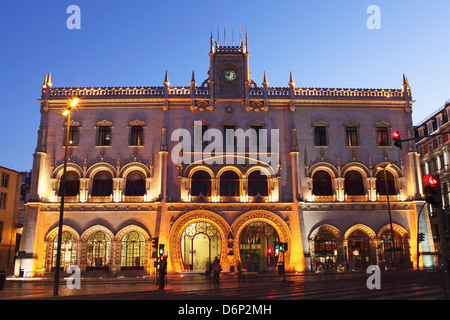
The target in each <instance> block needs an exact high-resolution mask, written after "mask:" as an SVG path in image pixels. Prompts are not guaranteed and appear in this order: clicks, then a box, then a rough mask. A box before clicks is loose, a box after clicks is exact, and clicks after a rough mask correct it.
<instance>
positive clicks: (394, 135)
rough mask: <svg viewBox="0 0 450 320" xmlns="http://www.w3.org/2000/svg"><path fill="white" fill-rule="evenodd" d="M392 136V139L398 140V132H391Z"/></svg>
mask: <svg viewBox="0 0 450 320" xmlns="http://www.w3.org/2000/svg"><path fill="white" fill-rule="evenodd" d="M392 136H393V137H394V138H396V139H397V138H400V132H398V131H394V132H392Z"/></svg>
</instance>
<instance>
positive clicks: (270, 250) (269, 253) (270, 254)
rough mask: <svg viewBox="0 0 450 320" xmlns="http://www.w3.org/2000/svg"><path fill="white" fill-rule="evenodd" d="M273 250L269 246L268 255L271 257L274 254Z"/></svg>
mask: <svg viewBox="0 0 450 320" xmlns="http://www.w3.org/2000/svg"><path fill="white" fill-rule="evenodd" d="M272 253H273V250H272V248H267V255H268V256H269V257H270V256H272Z"/></svg>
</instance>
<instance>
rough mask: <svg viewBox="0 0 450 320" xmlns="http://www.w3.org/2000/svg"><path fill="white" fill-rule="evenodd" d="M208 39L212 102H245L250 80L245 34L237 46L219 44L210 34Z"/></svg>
mask: <svg viewBox="0 0 450 320" xmlns="http://www.w3.org/2000/svg"><path fill="white" fill-rule="evenodd" d="M210 41H211V49H210V52H209V56H210V68H209V90H210V93H211V92H213V97H214V98H213V99H214V103H215V102H221V101H225V100H227V101H230V100H235V101H236V100H239V101H242V102H243V103H244V104H245V100H248V88H249V86H250V82H251V80H250V72H249V67H248V58H249V56H250V54H249V53H248V39H247V36H246V37H245V41H244V42H241V43H240V44H239V45H237V46H235V45H234V44H233V45H232V46H227V45H226V44H225V43H223V44H222V45H220V44H218V43H217V41H216V42H214V39H213V37H212V34H211V39H210ZM246 93H247V94H246ZM246 97H247V98H246Z"/></svg>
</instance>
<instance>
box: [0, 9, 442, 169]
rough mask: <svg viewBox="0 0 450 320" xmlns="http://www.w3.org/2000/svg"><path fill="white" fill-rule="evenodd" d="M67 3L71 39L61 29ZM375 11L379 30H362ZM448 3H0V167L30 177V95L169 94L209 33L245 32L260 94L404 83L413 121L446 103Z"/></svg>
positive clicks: (35, 118)
mask: <svg viewBox="0 0 450 320" xmlns="http://www.w3.org/2000/svg"><path fill="white" fill-rule="evenodd" d="M70 5H77V6H78V7H79V8H80V9H81V29H80V30H70V29H68V27H67V25H66V21H67V19H68V18H69V17H70V14H68V13H66V10H67V8H68V7H69V6H70ZM371 5H377V6H378V7H379V8H380V12H381V15H380V17H381V20H380V21H381V25H380V26H381V28H380V29H369V28H368V27H367V24H366V22H367V20H368V19H369V18H370V17H371V14H370V13H367V8H368V7H369V6H371ZM449 13H450V1H448V0H433V1H423V0H422V1H418V0H408V1H407V0H395V1H392V0H389V1H387V0H344V1H336V0H322V1H317V0H315V1H314V0H309V1H303V0H289V1H280V0H277V1H266V0H259V1H256V0H239V1H236V0H227V1H217V0H209V1H204V0H185V1H151V0H128V1H113V0H108V1H105V0H95V1H92V0H90V1H86V0H72V1H65V0H44V1H32V0H24V1H2V2H1V4H0V33H1V41H2V50H0V66H1V67H0V68H1V80H0V81H1V82H0V94H1V100H0V108H1V109H0V110H1V112H0V137H1V144H0V145H1V153H0V166H3V167H7V168H10V169H13V170H17V171H26V170H30V169H31V167H32V160H33V153H34V150H35V148H36V142H37V131H38V129H39V121H40V111H39V109H40V106H39V103H38V102H37V99H39V98H40V96H41V86H42V84H43V81H44V77H45V75H46V74H47V73H48V72H49V71H51V73H52V83H53V86H54V87H78V86H79V87H90V86H104V87H109V86H162V82H163V80H164V74H165V71H166V70H167V71H168V73H169V80H170V84H171V86H188V85H189V81H190V79H191V73H192V70H194V71H195V75H196V80H197V83H198V84H200V83H201V82H203V80H205V79H206V78H207V71H208V67H209V57H208V53H209V38H210V34H211V32H213V37H214V39H215V40H217V29H218V26H219V33H220V39H219V40H220V42H222V41H223V40H224V31H223V30H224V26H225V28H226V42H227V44H228V45H231V43H232V29H233V25H234V43H235V44H237V43H238V41H239V28H240V27H241V30H242V38H243V37H244V36H245V33H246V32H247V34H248V39H249V51H250V54H251V55H250V71H251V72H252V74H251V78H252V79H253V80H254V81H255V82H256V83H257V84H258V85H261V82H262V80H263V73H264V71H266V73H267V79H268V82H269V86H272V87H287V86H288V82H289V72H291V71H292V73H293V76H294V81H295V86H296V87H323V88H393V89H397V88H398V89H400V88H401V85H402V75H403V73H404V74H405V75H406V76H407V77H408V80H409V84H410V86H411V90H412V95H413V99H414V100H415V101H416V103H415V104H414V106H413V110H414V111H413V121H414V123H415V124H417V123H419V122H420V121H421V120H423V119H424V118H425V117H427V116H428V115H429V114H431V113H432V112H433V111H435V110H436V109H438V108H439V107H441V106H442V105H443V104H444V103H445V101H446V100H447V99H450V93H449V90H448V89H449V84H448V83H449V82H448V80H447V78H448V75H450V58H449V57H450V37H449V31H450V19H449V18H448V16H449Z"/></svg>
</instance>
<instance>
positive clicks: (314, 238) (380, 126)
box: [21, 38, 433, 274]
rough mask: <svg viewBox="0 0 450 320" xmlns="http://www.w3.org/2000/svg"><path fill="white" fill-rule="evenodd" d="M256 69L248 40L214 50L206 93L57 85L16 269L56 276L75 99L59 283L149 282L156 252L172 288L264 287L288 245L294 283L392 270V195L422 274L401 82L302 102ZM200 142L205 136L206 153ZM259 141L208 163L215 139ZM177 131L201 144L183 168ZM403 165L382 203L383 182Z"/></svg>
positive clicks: (44, 122)
mask: <svg viewBox="0 0 450 320" xmlns="http://www.w3.org/2000/svg"><path fill="white" fill-rule="evenodd" d="M249 55H250V54H249V51H248V40H247V39H245V41H244V42H242V43H240V44H239V45H237V46H226V45H219V44H217V43H216V42H214V40H213V39H212V38H211V41H210V53H209V57H210V69H209V72H208V75H207V79H206V80H205V81H203V82H202V83H201V84H198V83H197V82H196V79H195V76H194V73H192V76H191V81H190V85H189V86H184V87H173V86H170V83H169V77H168V74H167V73H166V76H165V79H164V82H163V86H159V87H120V88H119V87H115V88H106V87H97V88H62V87H53V86H52V84H51V80H50V75H48V76H47V77H46V80H45V83H44V85H43V90H42V97H41V99H40V100H39V102H40V105H41V124H40V129H39V133H38V142H37V148H36V153H35V154H34V165H33V176H32V187H31V201H30V202H29V203H28V207H27V215H26V222H25V224H26V227H25V230H24V235H23V239H25V241H22V243H21V246H22V248H21V250H23V251H25V252H26V257H25V258H23V259H22V261H21V266H22V268H23V269H25V270H27V271H31V272H32V273H34V274H37V273H41V272H49V271H51V270H52V267H53V266H54V260H55V259H54V256H55V252H56V250H55V243H56V235H57V228H58V218H59V201H60V198H59V186H60V180H61V176H62V170H63V160H64V141H65V130H66V125H67V123H66V121H67V120H66V118H65V117H62V116H61V112H62V110H63V109H65V107H66V106H67V104H68V102H69V100H70V99H71V98H72V97H74V96H77V97H79V98H80V99H81V100H80V102H79V105H78V107H77V108H76V110H74V111H73V112H72V120H71V123H70V126H71V131H70V142H69V143H70V147H69V149H70V150H69V163H68V174H67V180H68V185H67V193H66V205H65V213H64V228H63V246H62V251H63V258H62V261H63V265H64V267H67V266H68V265H70V264H75V265H78V266H80V267H81V270H82V271H86V272H88V271H90V270H97V269H106V270H109V271H111V272H112V273H116V272H126V271H127V270H136V269H141V270H144V271H145V272H147V273H151V272H153V271H154V267H153V261H154V251H153V249H152V246H151V241H152V239H153V238H154V237H158V238H159V243H163V244H165V250H166V251H167V252H168V259H169V261H168V262H169V263H168V268H169V269H168V270H169V272H182V271H202V270H203V271H204V270H205V269H207V268H208V267H207V266H208V265H209V264H210V262H211V261H212V260H213V259H214V258H215V257H216V256H218V257H219V258H220V260H221V264H222V267H223V269H224V270H225V271H233V270H235V268H236V266H237V265H238V264H241V265H242V266H243V267H244V268H246V269H247V270H255V271H265V270H268V269H270V267H272V266H274V265H276V264H277V262H278V261H279V260H280V259H281V258H280V257H281V254H280V253H279V252H278V249H277V248H278V247H277V246H278V243H280V242H286V243H288V250H287V252H286V254H285V259H286V269H287V270H288V271H299V272H301V271H309V270H313V269H315V268H318V265H319V264H325V263H331V262H332V263H333V265H334V267H335V268H337V267H338V266H340V265H343V266H345V265H346V264H347V263H348V262H350V261H353V262H355V263H356V265H357V267H364V266H365V265H369V264H375V263H383V262H384V261H389V260H390V252H389V250H388V249H389V246H390V244H389V239H390V238H389V237H390V235H389V234H390V233H389V232H387V231H389V230H390V227H389V226H390V224H389V215H388V208H387V202H386V200H387V194H388V196H389V199H390V209H391V211H392V220H393V228H394V231H395V245H396V247H399V248H402V251H401V253H399V254H398V260H401V262H402V263H403V264H404V265H408V264H409V261H412V262H415V257H416V249H415V247H416V242H415V241H416V239H415V236H413V235H415V232H416V226H417V221H416V220H417V212H418V207H420V205H421V204H422V203H423V202H422V201H421V200H420V199H421V185H420V184H421V182H420V178H419V177H420V172H419V166H418V164H419V158H418V153H416V151H415V146H414V144H410V145H409V146H406V148H403V150H400V149H398V148H395V147H392V145H391V137H390V134H391V131H392V130H399V131H400V132H401V133H402V135H403V136H408V135H412V134H413V127H412V119H411V112H412V104H413V101H412V99H411V92H410V88H409V86H408V83H407V81H406V80H405V79H404V82H403V86H402V88H401V89H389V90H387V89H325V88H299V87H295V83H294V80H293V76H292V74H291V75H290V77H289V83H288V86H287V87H283V88H279V87H269V83H268V80H267V77H266V74H265V73H264V78H263V82H262V84H261V86H258V85H257V84H256V82H255V81H254V79H252V78H251V77H250V71H249ZM199 123H200V126H198V124H199ZM195 128H200V130H201V131H200V132H201V133H205V135H201V138H200V139H197V140H196V138H195V132H194V131H195V130H196V129H195ZM249 128H250V129H253V130H254V131H255V132H261V133H263V134H262V135H258V136H257V137H259V138H258V139H259V140H258V141H257V143H256V145H257V146H258V149H257V152H253V151H252V150H254V149H251V146H252V145H251V142H250V143H249V145H248V146H246V148H245V150H244V151H243V152H241V151H242V150H241V151H239V149H233V148H231V149H228V150H231V151H230V152H231V153H227V154H226V155H224V154H222V153H220V152H219V150H218V149H214V150H213V151H212V152H211V150H210V149H208V148H209V147H210V145H209V144H208V140H209V138H208V135H207V132H209V131H207V130H208V129H216V131H211V132H213V133H217V132H221V133H223V135H222V136H221V139H217V140H220V141H216V140H214V141H215V142H222V141H223V145H224V146H228V145H229V144H232V143H230V142H231V141H233V139H234V138H233V136H232V133H233V131H232V130H237V129H242V131H244V130H247V129H249ZM179 129H184V130H185V131H187V132H189V133H190V134H191V136H192V137H194V139H193V140H194V141H193V144H192V145H193V147H192V149H183V150H182V151H183V152H182V154H181V153H179V152H178V151H180V150H179V149H177V148H178V147H179V146H180V140H179V139H177V138H175V139H174V136H176V134H175V132H176V131H177V130H179ZM264 129H267V131H265V130H264ZM273 130H275V131H273ZM276 130H278V131H276ZM230 132H231V135H230ZM265 132H267V133H268V136H267V137H266V136H264V133H265ZM274 132H275V133H279V139H278V140H273V139H272V138H273V137H274V136H276V134H275V133H274ZM215 137H217V135H216V136H215ZM212 140H213V139H211V141H212ZM253 142H254V141H253ZM261 146H264V147H265V148H263V149H260V147H261ZM277 148H278V150H279V152H276V149H277ZM224 149H225V148H224ZM174 150H177V152H175V151H174ZM205 150H208V151H209V152H208V156H207V157H205V156H202V155H204V154H203V153H202V152H205ZM262 150H263V151H264V152H262ZM180 155H183V156H188V158H189V159H192V161H191V162H186V161H180V157H178V156H180ZM199 155H200V156H199ZM255 156H256V158H257V160H254V161H252V159H254V158H255ZM394 161H396V163H395V164H392V165H390V166H389V167H387V169H386V171H387V180H386V181H387V185H388V187H387V188H386V187H385V183H384V181H385V180H384V176H383V175H382V174H384V171H383V170H382V169H377V166H380V165H381V166H384V165H387V164H388V163H391V162H394ZM422 218H423V219H425V220H424V221H425V224H429V221H428V220H426V219H427V217H426V216H423V217H422ZM427 235H428V233H427ZM271 250H272V251H271ZM270 251H271V253H270V254H269V252H270ZM424 251H429V249H426V250H424ZM420 263H421V264H422V260H421V262H420ZM432 264H433V261H431V262H426V263H425V265H426V266H431V265H432ZM326 267H329V265H328V264H327V265H326Z"/></svg>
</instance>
